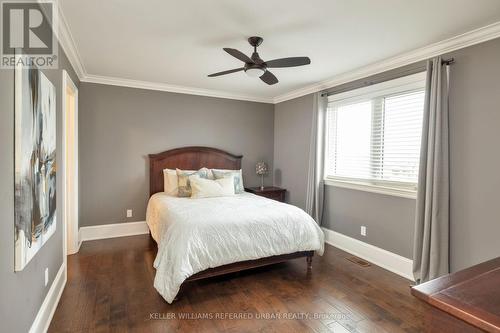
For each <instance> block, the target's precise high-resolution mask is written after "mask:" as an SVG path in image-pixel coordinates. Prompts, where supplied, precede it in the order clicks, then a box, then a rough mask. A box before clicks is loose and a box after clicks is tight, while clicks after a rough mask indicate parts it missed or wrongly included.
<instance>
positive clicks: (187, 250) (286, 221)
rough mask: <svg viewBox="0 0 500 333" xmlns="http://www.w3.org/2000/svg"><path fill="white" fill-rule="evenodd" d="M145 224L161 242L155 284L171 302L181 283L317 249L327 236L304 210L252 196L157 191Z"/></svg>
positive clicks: (321, 245) (318, 249) (320, 247)
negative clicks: (219, 269)
mask: <svg viewBox="0 0 500 333" xmlns="http://www.w3.org/2000/svg"><path fill="white" fill-rule="evenodd" d="M146 221H147V223H148V226H149V228H150V230H151V235H152V236H153V238H154V239H155V240H156V242H157V243H158V254H157V256H156V259H155V262H154V267H155V268H156V276H155V281H154V286H155V288H156V290H158V292H159V293H160V294H161V295H162V296H163V298H165V300H166V301H167V302H169V303H172V301H173V300H174V298H175V296H176V295H177V293H178V291H179V288H180V286H181V284H182V283H183V282H184V280H186V279H187V278H188V277H190V276H191V275H193V274H196V273H198V272H201V271H203V270H205V269H208V268H211V267H217V266H221V265H226V264H230V263H233V262H238V261H244V260H252V259H258V258H263V257H269V256H273V255H280V254H287V253H293V252H297V251H310V250H314V251H316V252H317V253H318V254H319V255H322V254H323V246H324V243H323V237H324V236H323V232H322V231H321V229H320V228H319V227H318V225H317V224H316V222H315V221H314V220H313V219H312V218H311V217H310V216H309V215H308V214H306V213H305V212H304V211H303V210H302V209H300V208H297V207H295V206H292V205H287V204H284V203H280V202H277V201H274V200H270V199H266V198H262V197H259V196H256V195H254V194H250V193H244V194H238V195H235V196H232V197H220V198H204V199H190V198H178V197H172V196H168V195H167V194H165V193H157V194H155V195H153V196H152V197H151V199H150V200H149V203H148V208H147V214H146Z"/></svg>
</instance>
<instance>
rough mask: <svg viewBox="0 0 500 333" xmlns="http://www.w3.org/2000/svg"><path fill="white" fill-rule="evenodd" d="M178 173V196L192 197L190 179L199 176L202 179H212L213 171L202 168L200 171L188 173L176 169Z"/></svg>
mask: <svg viewBox="0 0 500 333" xmlns="http://www.w3.org/2000/svg"><path fill="white" fill-rule="evenodd" d="M176 172H177V186H178V190H177V191H178V194H177V195H178V196H179V197H190V196H191V184H190V182H189V177H190V176H194V175H197V176H199V177H200V178H205V179H210V178H211V177H213V176H212V171H210V170H209V169H207V168H201V169H200V170H198V171H187V170H180V169H176Z"/></svg>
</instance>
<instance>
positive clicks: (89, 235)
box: [79, 221, 149, 242]
mask: <svg viewBox="0 0 500 333" xmlns="http://www.w3.org/2000/svg"><path fill="white" fill-rule="evenodd" d="M148 232H149V228H148V225H147V224H146V221H139V222H124V223H113V224H102V225H96V226H91V227H81V228H80V237H79V238H80V242H85V241H89V240H97V239H105V238H116V237H126V236H134V235H143V234H147V233H148Z"/></svg>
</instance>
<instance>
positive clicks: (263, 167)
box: [255, 162, 268, 190]
mask: <svg viewBox="0 0 500 333" xmlns="http://www.w3.org/2000/svg"><path fill="white" fill-rule="evenodd" d="M267 171H268V170H267V164H266V162H257V164H256V165H255V173H256V174H258V175H259V176H260V189H261V190H264V175H267Z"/></svg>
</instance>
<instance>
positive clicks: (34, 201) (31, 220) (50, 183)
mask: <svg viewBox="0 0 500 333" xmlns="http://www.w3.org/2000/svg"><path fill="white" fill-rule="evenodd" d="M14 163H15V177H14V179H15V180H14V182H15V183H14V186H15V198H14V207H15V209H14V214H15V218H14V221H15V226H14V231H15V235H14V244H15V251H14V253H15V254H14V257H15V258H14V261H15V268H14V269H15V271H21V270H23V269H24V268H25V267H26V265H27V264H28V263H29V261H30V260H31V259H32V258H33V257H34V256H35V255H36V253H37V252H38V251H39V250H40V248H41V247H42V246H43V245H44V244H45V243H46V242H47V240H48V239H49V238H50V237H51V236H52V235H53V234H54V233H55V231H56V172H57V168H56V90H55V88H54V85H53V84H52V83H51V82H50V81H49V79H47V77H46V76H45V75H44V74H43V73H42V72H41V71H40V70H38V69H36V68H26V67H21V66H19V67H16V69H15V162H14Z"/></svg>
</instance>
